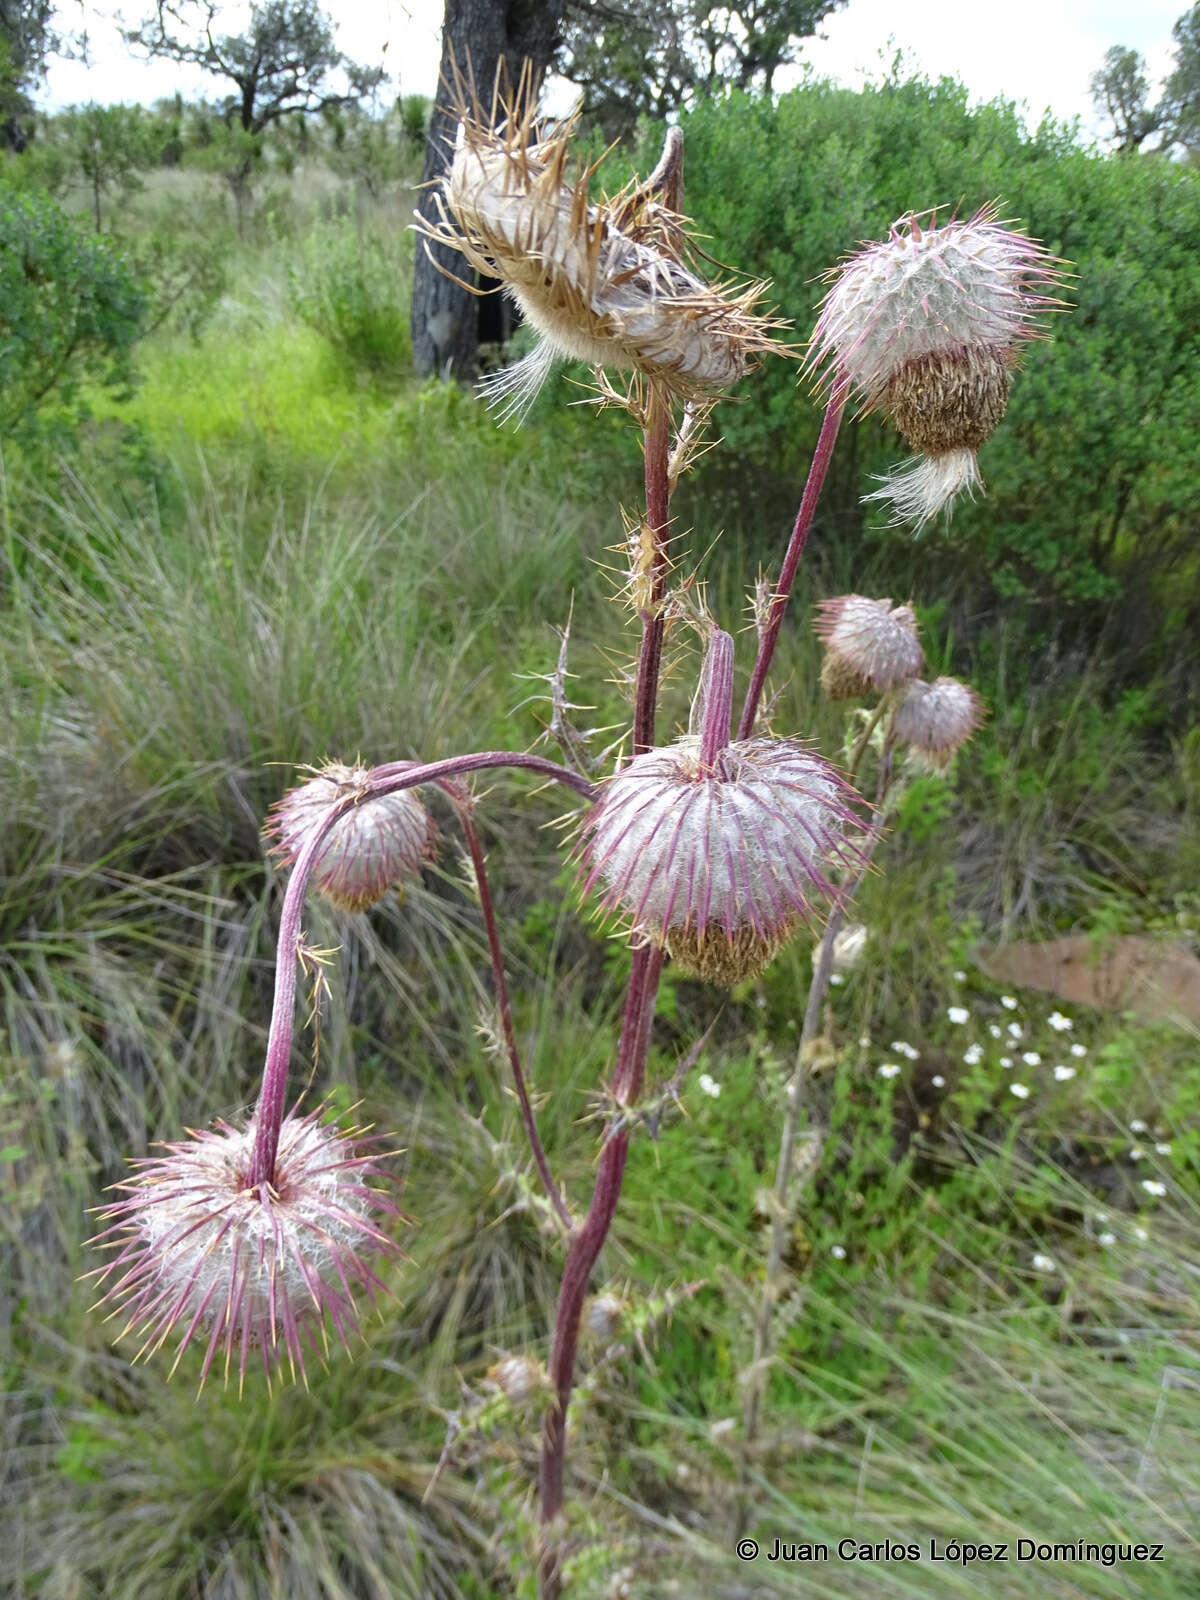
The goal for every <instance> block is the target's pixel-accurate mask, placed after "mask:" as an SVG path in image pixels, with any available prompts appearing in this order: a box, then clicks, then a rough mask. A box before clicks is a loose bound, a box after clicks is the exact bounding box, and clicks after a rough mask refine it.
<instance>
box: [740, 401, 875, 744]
mask: <svg viewBox="0 0 1200 1600" xmlns="http://www.w3.org/2000/svg"><path fill="white" fill-rule="evenodd" d="M849 392H850V380H849V378H848V377H847V376H846V374H845V373H839V375H838V376H837V378H836V379H835V381H834V385H833V391H832V393H831V394H830V396H829V404H828V406H827V407H826V408H825V420H824V421H823V422H822V424H821V432H820V435H819V436H818V438H817V448H816V450H815V451H814V452H813V458H812V465H811V466H810V467H809V469H808V481H807V482H806V483H805V485H804V493H803V494H802V495H801V497H800V509H799V511H797V512H796V521H795V523H794V524H793V526H792V537H791V538H790V539H789V541H788V547H787V554H786V555H785V556H784V558H783V567H782V569H781V570H780V573H779V583H778V585H777V587H776V589H775V593H774V595H773V596H772V598H771V612H770V616H769V617H768V619H767V625H766V627H765V628H764V629H763V636H762V639H761V641H760V643H759V646H758V659H757V660H756V661H755V663H754V671H753V673H752V674H751V677H750V687H749V689H748V690H747V691H746V704H745V705H744V706H743V707H742V720H741V722H740V723H739V724H738V735H737V736H738V738H739V739H748V738H749V737H750V735H751V734H752V733H753V732H754V719H755V718H756V717H757V716H758V704H759V701H760V700H761V699H762V692H763V684H764V683H765V682H766V678H767V673H768V672H769V670H770V667H771V659H772V657H773V656H774V654H775V645H776V643H777V641H778V639H779V630H780V628H781V627H782V626H783V617H784V613H785V612H786V610H787V603H788V598H789V596H790V595H791V592H792V584H793V583H794V582H795V581H796V569H797V568H798V567H799V565H800V557H801V556H802V555H803V554H804V546H805V543H806V542H807V540H808V530H809V529H810V528H811V527H812V521H813V517H814V516H815V515H816V510H817V501H818V500H819V499H820V498H821V490H822V489H823V488H824V487H825V475H826V473H827V472H828V471H829V462H830V460H831V458H832V456H833V446H834V441H835V440H836V439H837V435H838V428H839V427H840V426H841V422H842V412H843V411H844V410H845V409H846V397H847V395H848V394H849Z"/></svg>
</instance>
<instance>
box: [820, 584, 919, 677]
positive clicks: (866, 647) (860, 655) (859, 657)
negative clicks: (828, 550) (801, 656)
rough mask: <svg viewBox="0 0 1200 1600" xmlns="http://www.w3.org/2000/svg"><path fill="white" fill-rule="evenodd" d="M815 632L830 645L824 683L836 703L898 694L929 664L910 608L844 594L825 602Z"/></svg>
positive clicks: (826, 654) (827, 651)
mask: <svg viewBox="0 0 1200 1600" xmlns="http://www.w3.org/2000/svg"><path fill="white" fill-rule="evenodd" d="M817 610H818V612H819V613H820V615H819V617H818V619H817V624H816V629H817V633H818V635H819V637H820V638H822V639H823V640H824V641H825V663H824V666H823V667H822V669H821V683H822V685H823V687H824V689H825V692H826V693H827V694H828V695H829V696H830V698H831V699H833V700H850V699H855V698H857V697H858V696H859V695H862V694H870V693H871V692H872V691H876V690H879V691H884V692H886V691H887V690H888V689H894V688H895V687H896V685H897V684H901V683H907V682H909V680H910V679H912V678H915V677H916V676H917V674H918V673H919V672H920V670H921V668H922V667H923V666H924V664H925V655H924V652H923V651H922V649H921V642H920V640H919V639H918V637H917V619H916V616H915V615H914V613H913V610H912V608H911V607H910V606H896V607H894V608H893V606H892V602H891V601H890V600H870V599H868V598H867V596H866V595H861V594H842V595H838V596H837V597H836V598H835V599H832V600H822V601H821V603H820V604H819V606H818V607H817Z"/></svg>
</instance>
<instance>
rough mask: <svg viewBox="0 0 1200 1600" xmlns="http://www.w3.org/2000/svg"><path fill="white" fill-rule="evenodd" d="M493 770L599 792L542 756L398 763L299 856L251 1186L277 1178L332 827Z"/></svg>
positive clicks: (285, 918)
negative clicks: (306, 924)
mask: <svg viewBox="0 0 1200 1600" xmlns="http://www.w3.org/2000/svg"><path fill="white" fill-rule="evenodd" d="M489 767H524V768H526V769H528V770H531V771H533V772H539V773H542V774H544V775H545V776H546V777H549V778H555V779H556V780H557V781H558V782H559V783H565V784H566V785H567V787H568V788H570V789H574V790H575V791H576V793H577V794H583V795H585V796H586V797H587V798H588V799H591V798H592V797H593V796H594V795H595V792H596V791H595V787H594V785H592V784H590V783H589V782H588V781H587V779H586V778H581V777H580V775H579V774H578V773H577V772H572V771H571V770H570V769H569V768H568V767H560V766H559V765H558V764H557V762H554V761H546V760H545V759H543V757H541V756H529V755H524V754H523V753H521V752H519V751H509V750H486V751H483V752H482V753H480V754H477V755H467V756H451V757H449V758H448V759H447V760H444V761H430V762H425V763H421V762H418V761H396V762H391V763H389V764H388V765H386V766H382V767H376V768H374V769H373V770H372V772H371V774H370V776H369V778H368V779H367V781H366V783H365V784H364V786H363V787H362V789H360V790H357V791H356V792H355V793H354V794H348V795H346V796H345V798H344V799H342V800H339V801H337V802H336V804H334V805H332V806H330V808H329V810H328V812H327V813H326V814H325V816H324V817H323V818H322V819H321V821H320V823H319V824H318V826H317V827H316V828H314V829H313V832H312V833H311V835H310V836H309V838H308V839H307V840H306V841H305V844H304V847H303V849H302V850H301V851H300V853H299V855H298V856H297V857H296V861H295V865H294V866H293V868H292V875H291V877H290V878H289V879H288V886H287V892H286V893H285V895H284V897H283V910H282V912H281V913H280V917H279V939H278V943H277V945H276V949H275V997H274V1000H273V1002H272V1006H271V1026H270V1030H269V1032H268V1034H267V1055H266V1061H265V1062H264V1064H263V1077H262V1087H261V1089H260V1090H259V1095H258V1104H257V1106H256V1107H255V1111H254V1128H255V1133H254V1154H253V1158H252V1161H251V1169H250V1183H251V1185H252V1186H253V1187H256V1188H257V1187H258V1186H259V1185H260V1184H264V1183H268V1184H269V1183H271V1182H272V1181H273V1180H274V1177H275V1157H276V1155H277V1154H278V1151H279V1130H280V1128H281V1126H282V1124H283V1112H284V1102H285V1097H286V1095H287V1072H288V1062H289V1060H290V1059H291V1054H292V1031H293V1025H294V1022H295V1015H294V1014H295V1009H296V957H297V952H298V950H299V946H300V918H301V915H302V913H303V911H304V894H305V890H306V889H307V887H308V876H309V873H310V872H311V870H312V867H313V863H314V862H315V860H316V858H317V856H318V855H319V853H320V850H321V847H322V845H323V844H324V842H325V839H326V837H327V836H328V834H329V831H330V829H331V828H333V827H334V826H335V824H336V823H338V822H340V821H341V819H342V818H343V817H344V816H346V815H347V814H348V813H349V812H351V811H353V810H354V809H355V807H356V806H359V805H362V804H363V803H364V802H365V801H368V800H372V799H380V798H382V796H384V795H388V794H396V793H398V792H399V791H400V790H401V789H411V788H413V787H414V785H416V784H419V783H433V782H435V781H437V780H438V779H443V778H453V777H456V776H457V775H459V774H460V773H465V772H478V771H480V770H482V769H484V768H489Z"/></svg>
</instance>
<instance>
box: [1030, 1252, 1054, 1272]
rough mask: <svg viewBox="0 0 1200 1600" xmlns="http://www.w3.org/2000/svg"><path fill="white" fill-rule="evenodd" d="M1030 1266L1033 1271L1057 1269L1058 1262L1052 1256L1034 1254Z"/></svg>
mask: <svg viewBox="0 0 1200 1600" xmlns="http://www.w3.org/2000/svg"><path fill="white" fill-rule="evenodd" d="M1032 1266H1033V1270H1034V1271H1035V1272H1057V1271H1058V1262H1057V1261H1055V1259H1054V1257H1053V1256H1043V1255H1036V1256H1034V1258H1033V1262H1032Z"/></svg>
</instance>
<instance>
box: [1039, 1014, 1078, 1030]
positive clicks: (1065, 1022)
mask: <svg viewBox="0 0 1200 1600" xmlns="http://www.w3.org/2000/svg"><path fill="white" fill-rule="evenodd" d="M1046 1021H1047V1022H1048V1023H1049V1024H1050V1026H1051V1027H1052V1028H1053V1029H1054V1031H1055V1033H1066V1032H1067V1030H1068V1029H1069V1028H1072V1027H1074V1023H1073V1022H1072V1021H1071V1019H1070V1017H1064V1016H1063V1014H1062V1012H1061V1011H1052V1012H1051V1013H1050V1015H1049V1016H1048V1017H1047V1018H1046Z"/></svg>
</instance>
